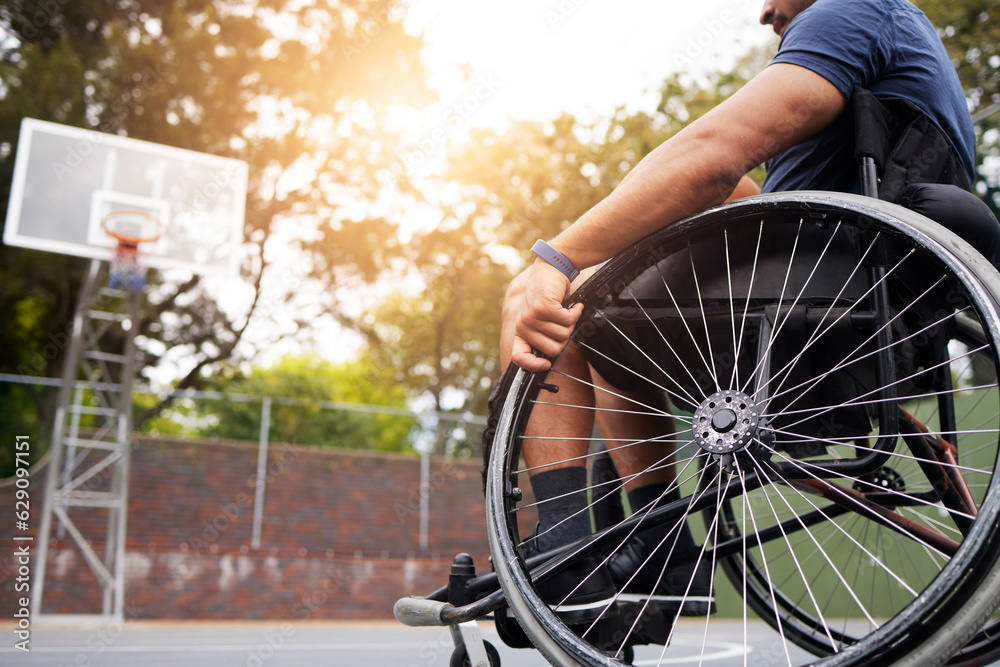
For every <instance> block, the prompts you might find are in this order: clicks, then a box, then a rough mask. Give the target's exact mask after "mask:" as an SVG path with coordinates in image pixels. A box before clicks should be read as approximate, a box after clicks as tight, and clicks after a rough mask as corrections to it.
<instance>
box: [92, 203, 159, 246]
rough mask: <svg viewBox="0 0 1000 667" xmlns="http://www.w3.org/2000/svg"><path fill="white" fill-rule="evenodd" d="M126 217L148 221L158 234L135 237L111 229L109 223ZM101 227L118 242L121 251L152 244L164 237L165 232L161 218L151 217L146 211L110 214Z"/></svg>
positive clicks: (124, 211)
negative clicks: (143, 244)
mask: <svg viewBox="0 0 1000 667" xmlns="http://www.w3.org/2000/svg"><path fill="white" fill-rule="evenodd" d="M126 216H129V217H139V218H144V219H146V220H148V221H149V222H151V223H153V225H154V226H155V227H156V234H153V235H150V236H134V235H132V234H125V233H123V232H119V231H116V230H114V229H110V228H109V227H108V223H109V222H111V221H112V220H114V219H115V218H122V217H126ZM101 227H102V228H103V229H104V232H105V233H106V234H107V235H108V236H111V237H112V238H114V239H115V240H117V241H118V248H119V249H131V250H134V249H135V248H137V247H138V245H139V244H140V243H151V242H153V241H156V240H157V239H159V238H160V237H161V236H163V232H164V225H163V222H162V221H161V220H160V219H159V218H157V217H155V216H153V215H151V214H150V213H147V212H146V211H133V210H121V211H112V212H111V213H108V214H107V215H106V216H104V220H102V221H101Z"/></svg>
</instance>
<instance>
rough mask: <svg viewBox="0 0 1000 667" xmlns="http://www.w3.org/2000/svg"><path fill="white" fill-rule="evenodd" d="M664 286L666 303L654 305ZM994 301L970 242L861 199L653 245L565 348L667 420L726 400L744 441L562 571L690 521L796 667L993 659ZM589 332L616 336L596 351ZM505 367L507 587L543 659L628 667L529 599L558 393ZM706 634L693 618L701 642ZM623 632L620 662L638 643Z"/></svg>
mask: <svg viewBox="0 0 1000 667" xmlns="http://www.w3.org/2000/svg"><path fill="white" fill-rule="evenodd" d="M747 230H750V231H749V232H748V231H747ZM761 249H764V250H765V251H766V252H761ZM740 257H742V258H743V259H742V260H741V259H740ZM848 257H849V258H851V260H850V261H851V262H853V264H851V263H849V264H848V265H847V266H846V267H845V266H844V265H843V264H844V262H845V261H846V260H845V258H848ZM740 262H743V263H740ZM685 267H690V268H685ZM651 275H652V277H653V278H652V280H653V283H656V282H657V281H661V282H663V283H664V284H665V285H667V289H665V290H661V292H660V293H654V292H655V290H652V291H651V290H650V287H649V285H650V284H653V283H650V282H649V281H650V276H651ZM817 276H819V278H818V279H817ZM859 276H861V277H860V278H859ZM765 283H770V284H771V287H769V288H766V287H764V286H763V285H764V284H765ZM671 285H673V286H674V289H669V287H670V286H671ZM883 285H884V286H885V289H883V288H882V286H883ZM657 289H658V286H657ZM766 289H770V290H772V291H771V292H768V293H766V294H765V293H764V291H763V290H766ZM776 289H780V291H776ZM663 292H665V293H666V296H664V294H663ZM675 292H676V294H675ZM779 294H780V295H781V298H779V299H775V296H776V295H779ZM678 295H682V296H678ZM998 296H1000V279H998V277H997V274H996V271H995V270H994V269H993V267H992V266H990V265H989V264H988V263H987V262H986V261H985V260H984V259H983V258H982V257H981V256H980V255H978V253H976V252H975V251H974V250H973V249H972V248H971V247H969V246H968V245H967V244H965V243H964V242H963V241H961V240H960V239H958V238H957V237H955V236H954V235H953V234H951V233H950V232H948V231H947V230H945V229H943V228H942V227H940V226H939V225H937V224H936V223H934V222H932V221H930V220H927V219H926V218H923V217H922V216H919V215H917V214H914V213H913V212H911V211H907V210H905V209H902V208H900V207H897V206H894V205H891V204H887V203H884V202H880V201H877V200H872V199H867V198H862V197H856V196H850V195H834V194H830V193H783V194H776V195H767V196H762V197H755V198H752V199H749V200H743V201H741V202H737V203H735V204H730V205H727V206H723V207H720V208H717V209H713V210H711V211H708V212H706V213H703V214H700V215H698V216H694V217H693V218H690V219H688V220H686V221H683V222H680V223H677V224H675V225H671V226H670V227H668V228H666V229H664V230H661V231H660V232H657V233H655V234H653V235H651V236H650V237H648V238H647V239H645V240H643V241H641V242H640V243H638V244H636V246H634V247H633V248H631V249H630V250H628V251H626V252H624V253H622V254H621V255H619V256H618V257H616V258H615V259H613V260H612V261H611V262H609V263H608V264H607V265H606V266H604V267H603V268H602V269H601V270H600V271H598V272H597V273H596V274H595V275H594V276H593V277H592V278H591V279H589V280H588V281H587V282H586V283H585V284H584V285H583V286H582V287H581V288H580V289H579V290H578V291H577V292H576V293H575V294H574V295H573V296H572V297H571V301H572V302H578V303H583V304H584V306H585V310H584V315H583V317H582V318H581V321H580V324H579V325H578V328H577V332H576V333H575V334H574V340H575V341H576V343H577V344H578V345H580V347H581V348H583V349H585V350H586V351H587V352H588V354H589V355H590V358H591V362H592V364H594V365H595V366H596V367H598V368H599V369H600V371H601V374H602V375H604V376H605V377H607V378H608V379H609V380H611V381H612V383H613V384H615V385H616V386H619V387H621V388H622V389H624V390H632V389H636V388H639V387H641V386H642V385H644V384H653V385H655V386H656V387H659V389H660V391H663V392H666V393H667V394H669V395H670V396H671V399H672V401H673V403H674V405H675V406H677V407H676V408H675V409H674V413H675V414H674V418H675V419H678V420H682V419H686V420H687V421H688V423H690V421H691V420H692V419H693V418H695V417H697V418H698V419H704V418H706V416H707V417H709V418H710V419H709V421H712V422H714V415H715V414H718V411H719V410H720V409H721V408H722V407H725V406H720V407H716V406H715V405H714V401H715V400H717V399H718V397H724V398H725V400H729V398H730V396H736V397H737V402H739V401H742V400H743V398H741V397H744V398H746V399H747V401H746V405H744V406H743V407H745V412H741V411H739V410H737V409H736V408H733V410H736V412H738V414H739V416H740V418H743V417H744V416H745V417H746V420H745V423H746V424H748V426H746V427H742V426H737V427H733V426H731V425H723V426H719V429H720V430H719V431H715V430H712V429H709V430H705V431H704V433H701V434H700V435H702V436H709V434H710V433H711V436H710V437H698V432H696V435H694V436H691V435H690V434H689V436H688V439H689V440H692V442H688V443H687V444H686V445H683V446H679V447H678V448H677V449H676V450H675V453H674V454H671V455H670V456H673V457H675V458H676V464H675V465H676V466H677V467H679V468H682V470H681V472H680V473H679V477H681V478H684V482H683V483H682V484H681V485H680V491H681V495H682V497H683V499H682V501H678V502H676V503H673V504H672V505H670V506H669V507H667V508H663V509H659V510H657V511H656V512H654V513H653V514H650V515H649V516H648V518H642V513H641V512H640V513H639V514H637V515H636V517H634V518H632V519H628V520H625V521H624V522H622V523H621V524H620V525H618V526H613V527H611V528H609V529H606V530H604V531H602V532H601V533H599V534H598V535H597V536H596V539H595V540H593V541H592V542H590V543H589V544H587V545H583V544H578V545H570V546H569V547H567V548H566V549H564V550H561V551H560V552H558V553H557V554H554V556H553V559H554V560H553V561H550V562H555V560H559V559H563V560H565V561H566V562H569V561H572V560H573V559H574V558H575V557H576V555H577V554H578V553H583V552H591V553H593V552H597V553H600V554H601V555H602V556H605V558H610V557H611V556H612V554H613V553H614V552H616V551H617V550H618V549H620V547H621V545H622V544H623V543H624V542H625V540H627V538H628V536H629V535H630V534H631V533H633V532H634V531H635V530H637V529H638V528H641V527H643V522H647V523H646V525H648V523H652V522H655V521H661V522H662V521H668V520H669V521H671V522H674V521H676V520H677V519H678V518H683V519H685V520H687V522H688V524H689V525H690V526H691V527H692V528H694V527H695V522H694V521H693V516H692V517H690V518H689V515H694V514H700V515H703V516H704V517H705V525H706V526H707V530H706V531H705V533H706V535H705V536H704V537H703V538H702V539H699V540H698V541H699V542H702V540H704V544H705V546H704V552H703V556H702V558H703V559H707V560H708V562H711V563H712V564H714V565H716V566H718V567H714V568H712V569H713V571H714V572H715V573H716V578H715V580H714V587H715V589H716V590H717V591H718V590H719V589H721V588H723V582H722V579H723V577H722V574H721V573H723V572H724V573H725V578H726V579H729V580H731V582H732V583H733V585H734V588H735V592H736V595H737V596H738V597H737V598H736V600H735V605H736V606H735V612H736V614H737V617H740V616H743V617H746V616H749V615H751V614H754V613H756V614H757V615H759V616H761V617H762V618H763V619H764V620H765V621H767V622H768V623H770V624H771V625H772V627H774V628H775V629H776V630H777V631H778V641H779V644H780V646H781V647H782V649H781V653H782V655H781V658H780V660H781V661H782V662H786V663H788V664H805V663H806V662H809V663H811V661H813V660H815V658H814V657H812V656H808V657H803V656H804V654H803V653H802V652H801V650H800V649H804V650H806V651H808V652H809V653H811V654H814V655H815V656H819V657H820V661H819V662H818V663H816V664H823V665H870V664H889V663H893V664H895V663H896V662H898V661H901V660H902V661H906V660H912V661H913V662H912V664H932V663H933V662H934V661H935V660H941V661H948V660H949V659H951V664H966V663H970V664H971V663H972V662H975V661H980V664H982V661H985V660H987V659H988V658H989V657H990V656H993V655H995V654H996V653H997V650H998V646H997V640H995V639H992V637H996V636H997V635H998V633H997V632H996V630H998V629H1000V619H998V617H997V616H996V615H995V614H994V610H995V609H996V607H997V604H998V600H1000V584H998V583H997V582H998V579H1000V575H998V567H1000V566H998V561H997V555H998V553H1000V537H998V535H997V533H996V528H995V527H996V525H997V521H998V520H1000V480H998V478H997V476H996V475H994V474H993V473H994V469H995V467H996V463H997V458H998V454H1000V451H998V450H1000V447H998V441H1000V396H998V391H997V381H996V377H997V367H998V364H997V359H998V354H997V350H998V349H1000V344H998V342H1000V336H998V330H1000V327H998V323H1000V309H998V307H997V303H998ZM667 297H669V298H667ZM777 301H780V302H781V305H780V306H778V305H777V303H776V302H777ZM769 308H770V310H768V309H769ZM722 322H728V324H720V323H722ZM753 327H757V335H756V341H754V342H753V343H750V342H746V341H750V340H751V338H753V336H750V335H748V333H747V332H748V330H752V329H753ZM598 329H601V330H603V331H604V332H609V333H607V334H606V335H605V336H604V337H603V339H600V340H598V338H597V337H595V335H594V332H595V331H596V330H598ZM761 341H767V344H766V345H764V344H761V343H760V342H761ZM745 342H746V346H744V343H745ZM629 346H631V348H632V349H641V352H640V353H638V354H636V353H634V352H633V353H631V354H629V353H628V352H627V350H628V349H629ZM962 346H964V347H962ZM751 347H753V348H754V349H753V350H750V348H751ZM748 350H750V351H749V352H748ZM820 350H822V354H818V353H817V351H820ZM800 353H802V354H800ZM935 355H936V356H935ZM727 359H728V361H727ZM807 366H808V368H806V367H807ZM509 372H510V373H511V374H512V376H513V377H512V378H508V380H511V388H510V391H509V393H508V395H507V398H506V402H505V403H504V408H503V412H502V414H501V417H500V420H499V425H498V428H497V435H496V439H495V441H494V445H493V452H492V457H491V460H490V464H489V467H488V470H487V505H488V533H489V539H490V548H491V551H492V554H493V563H494V566H495V567H496V569H497V574H498V577H499V580H500V583H501V586H502V587H503V589H504V592H505V595H506V597H507V600H508V603H509V605H510V607H511V609H512V611H513V612H514V614H515V616H516V617H517V618H518V620H519V622H520V623H521V624H522V626H523V627H524V630H525V632H526V633H527V635H528V636H529V637H530V638H531V639H532V641H533V642H535V644H536V646H537V647H538V649H539V650H540V651H541V652H542V653H543V654H544V655H545V656H546V657H547V658H548V659H549V660H550V661H551V662H552V663H553V664H587V665H598V664H600V665H619V664H622V663H620V662H618V661H616V660H615V659H613V658H612V657H610V655H609V654H612V653H613V652H614V650H613V649H609V648H608V647H607V645H606V642H603V643H602V642H598V641H595V640H594V639H593V635H592V634H589V630H588V629H581V628H580V627H574V628H569V627H567V626H566V625H565V624H563V622H562V621H561V620H560V617H559V616H558V615H557V614H555V613H553V612H552V611H551V610H550V609H549V607H548V606H547V605H546V604H544V603H543V602H542V600H541V598H540V596H539V595H538V593H537V591H536V590H535V585H534V584H533V583H532V574H535V575H537V574H538V572H539V569H538V568H539V567H542V568H545V567H559V566H558V565H555V566H553V565H544V564H543V565H539V564H538V563H537V559H536V560H533V561H532V566H533V567H534V570H533V571H532V570H529V567H528V565H527V564H526V561H525V559H524V557H523V556H522V551H523V547H524V545H525V543H526V542H528V541H530V539H531V538H527V539H526V538H525V537H524V536H523V535H522V532H523V526H524V524H525V521H524V520H523V517H522V521H521V523H522V526H521V527H520V528H519V526H518V517H519V514H525V513H527V512H528V511H529V508H530V506H531V503H530V502H528V501H521V496H522V494H521V493H520V492H519V490H520V489H526V488H527V487H528V481H527V477H528V475H527V474H526V473H527V472H528V471H525V470H524V469H523V468H522V466H521V465H520V464H519V455H520V446H521V434H522V433H523V431H524V428H525V425H526V424H527V421H528V418H529V416H530V414H531V411H532V407H533V401H534V400H535V397H536V396H537V395H538V392H539V390H540V387H539V384H540V383H542V382H548V383H553V382H554V383H557V384H558V382H559V381H560V379H559V378H558V376H557V375H552V376H551V378H549V379H546V378H545V377H544V376H533V375H530V374H527V373H524V372H520V371H516V370H515V369H512V370H510V371H509ZM953 381H955V382H957V383H958V386H957V387H953V386H952V385H951V383H952V382H953ZM713 397H715V398H713ZM817 401H826V402H817ZM685 404H686V405H685ZM709 405H712V407H711V408H709V407H708V406H709ZM636 409H637V410H638V408H636ZM643 409H644V410H648V409H649V407H648V405H646V406H645V407H644V408H643ZM727 409H728V408H727ZM741 409H742V408H741ZM681 410H685V411H686V412H681ZM903 410H906V412H903ZM699 411H700V412H699ZM713 411H715V412H713ZM952 414H954V416H950V415H952ZM827 415H830V416H832V417H835V419H832V421H833V422H836V423H835V424H833V426H830V425H829V424H828V423H827V422H830V421H831V419H826V420H824V419H823V417H824V416H827ZM722 421H725V420H722ZM876 422H877V424H876ZM828 427H829V428H828ZM833 427H836V429H835V430H830V429H831V428H833ZM741 428H744V429H745V431H740V429H741ZM722 429H732V431H729V430H725V431H723V430H722ZM824 429H826V430H824ZM688 430H689V431H690V428H688ZM677 431H678V432H680V431H681V428H680V427H678V429H677ZM699 431H701V429H699ZM923 432H929V433H930V434H929V435H923V434H922V433H923ZM730 433H731V434H732V436H731V438H730V440H726V438H729V437H730V435H729V434H730ZM663 435H664V438H663V439H664V440H665V439H666V436H667V434H663ZM716 436H718V437H716ZM743 436H745V437H743ZM904 436H905V437H904ZM938 436H940V437H938ZM670 437H677V436H676V434H670ZM942 438H943V439H945V440H948V439H951V440H954V441H956V442H953V443H952V444H954V445H956V446H957V457H958V460H957V462H955V463H952V462H949V461H948V460H945V459H944V458H942V457H944V456H945V454H943V453H939V454H934V453H933V452H934V451H937V449H936V448H938V449H941V451H942V452H943V451H944V450H945V449H947V447H945V445H943V444H941V440H942ZM666 451H669V450H666ZM928 452H931V453H928ZM515 489H518V490H515ZM822 496H825V498H824V497H822ZM970 505H971V507H970ZM838 545H839V546H838ZM730 602H732V600H731V601H730ZM720 605H721V602H720ZM619 606H620V605H619ZM724 612H725V610H723V613H724ZM716 618H717V617H713V616H710V615H706V616H704V617H703V621H704V622H703V624H701V625H700V626H699V627H704V634H703V638H704V639H705V640H709V639H712V638H713V637H716V635H714V634H713V630H714V628H715V627H716V626H717V625H719V626H721V625H722V624H721V623H716ZM984 624H986V625H987V631H986V632H979V631H980V628H982V627H983V625H984ZM674 627H676V625H675V626H674ZM674 627H672V628H671V635H672V634H673V632H674ZM935 629H937V630H935ZM630 632H631V630H630V629H629V628H622V633H623V636H622V638H621V646H625V645H628V644H630V643H643V642H641V641H633V639H635V638H634V637H633V638H630V635H629V633H630ZM727 639H730V640H732V639H733V638H732V637H727ZM952 654H955V655H954V657H953V658H952V657H951V655H952ZM669 655H670V653H669V647H668V648H667V650H666V651H665V653H664V656H665V657H667V656H669Z"/></svg>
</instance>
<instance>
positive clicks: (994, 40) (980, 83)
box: [916, 0, 1000, 214]
mask: <svg viewBox="0 0 1000 667" xmlns="http://www.w3.org/2000/svg"><path fill="white" fill-rule="evenodd" d="M916 5H917V6H918V7H919V8H920V9H921V10H923V12H924V13H925V14H927V17H928V18H929V19H930V21H931V23H933V24H934V25H935V26H936V27H937V29H938V33H939V34H940V35H941V39H942V41H944V44H945V47H947V49H948V52H949V53H950V54H951V57H952V62H954V63H955V68H956V69H957V70H958V76H959V79H960V80H961V81H962V87H963V88H964V89H965V92H966V97H967V98H968V100H969V102H970V111H971V112H972V117H973V119H974V120H975V124H976V134H977V138H978V140H979V150H978V151H977V158H976V159H977V164H976V170H977V178H978V182H977V183H976V184H975V188H976V191H977V193H978V194H979V195H980V196H982V197H983V199H984V200H985V201H986V203H987V204H989V205H990V207H991V208H992V209H993V212H994V213H998V214H1000V182H998V171H997V167H996V161H997V160H998V159H1000V22H998V19H1000V8H998V7H997V5H996V3H995V2H992V1H991V0H969V1H968V2H948V1H947V0H916ZM987 161H992V162H993V165H994V166H993V167H992V169H991V168H990V167H989V166H987Z"/></svg>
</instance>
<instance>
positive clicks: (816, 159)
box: [763, 0, 976, 193]
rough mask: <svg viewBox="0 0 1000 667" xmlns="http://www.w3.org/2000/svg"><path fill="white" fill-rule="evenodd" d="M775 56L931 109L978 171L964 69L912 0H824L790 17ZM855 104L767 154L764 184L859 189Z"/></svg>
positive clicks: (844, 85) (840, 83)
mask: <svg viewBox="0 0 1000 667" xmlns="http://www.w3.org/2000/svg"><path fill="white" fill-rule="evenodd" d="M771 62H772V63H791V64H794V65H799V66H801V67H805V68H807V69H810V70H812V71H813V72H816V73H817V74H819V75H820V76H822V77H823V78H824V79H826V80H827V81H829V82H830V83H832V84H833V85H834V86H836V87H837V89H838V90H839V91H840V92H841V93H842V94H843V95H844V97H845V98H847V99H850V96H851V91H852V90H853V88H854V86H855V85H860V86H862V87H863V88H867V89H868V90H870V91H871V92H872V93H873V94H874V95H875V97H878V98H880V99H901V100H906V101H907V102H910V103H911V104H913V105H914V106H916V107H917V108H919V109H920V110H921V111H923V112H924V113H925V114H927V116H928V117H929V118H930V120H931V121H932V122H933V123H934V124H935V125H937V127H938V128H939V129H940V130H942V131H943V132H944V133H945V135H946V136H947V137H948V138H949V140H950V141H951V143H952V148H954V149H955V152H956V155H957V156H958V157H959V159H960V160H961V161H962V164H963V165H964V166H965V169H966V171H967V172H968V175H969V179H970V181H971V180H972V176H973V160H974V156H975V150H976V142H975V134H974V132H973V129H972V121H971V120H970V118H969V110H968V107H967V106H966V101H965V94H964V92H963V91H962V85H961V83H960V82H959V79H958V74H957V73H956V72H955V68H954V66H953V65H952V63H951V59H950V58H949V57H948V53H947V52H946V51H945V48H944V45H943V44H942V43H941V39H940V38H939V37H938V35H937V33H936V32H935V30H934V27H933V26H932V25H931V23H930V21H928V20H927V17H926V16H924V14H923V12H921V11H920V10H919V9H917V8H916V7H914V6H913V5H912V4H911V3H910V2H908V1H907V0H817V2H816V3H815V4H814V5H812V6H811V7H809V8H808V9H806V10H805V11H803V12H802V13H800V14H799V15H797V16H796V17H795V18H794V19H792V22H791V23H790V24H789V25H788V28H787V29H786V31H785V35H784V37H783V38H782V40H781V45H780V47H779V48H778V54H777V55H776V56H775V57H774V60H772V61H771ZM852 128H853V123H852V122H851V119H850V106H848V108H847V111H846V112H845V113H844V114H841V116H840V117H839V118H838V119H837V120H835V121H834V122H833V123H831V124H830V125H829V126H828V127H826V128H824V129H823V130H821V131H819V132H817V133H816V134H815V135H813V136H812V137H809V138H808V139H806V140H805V141H802V142H801V143H799V144H797V145H795V146H793V147H792V148H790V149H789V150H787V151H785V152H784V153H782V154H780V155H778V156H776V157H774V158H772V159H771V160H769V161H768V162H767V178H766V179H765V181H764V187H763V191H764V192H777V191H782V190H805V189H816V190H833V191H838V192H855V193H856V192H858V191H859V189H860V188H859V185H858V165H857V162H856V161H855V159H854V135H853V131H852Z"/></svg>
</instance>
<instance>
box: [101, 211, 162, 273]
mask: <svg viewBox="0 0 1000 667" xmlns="http://www.w3.org/2000/svg"><path fill="white" fill-rule="evenodd" d="M104 231H105V232H107V233H108V235H110V236H111V237H113V238H114V239H115V240H116V241H117V242H118V245H117V247H116V248H115V254H114V256H113V257H112V258H111V270H110V272H109V273H110V275H109V277H108V286H109V287H111V288H112V289H121V290H126V291H128V292H138V291H139V290H141V289H142V288H143V287H145V286H146V269H145V268H144V267H141V266H139V244H140V243H149V242H152V241H155V240H157V239H158V238H160V235H161V234H162V233H163V227H162V224H161V223H160V221H159V220H157V219H156V218H154V217H153V216H151V215H149V214H148V213H145V212H143V211H115V212H113V213H110V214H108V215H107V216H106V217H105V218H104Z"/></svg>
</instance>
